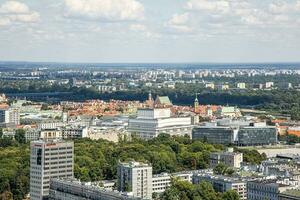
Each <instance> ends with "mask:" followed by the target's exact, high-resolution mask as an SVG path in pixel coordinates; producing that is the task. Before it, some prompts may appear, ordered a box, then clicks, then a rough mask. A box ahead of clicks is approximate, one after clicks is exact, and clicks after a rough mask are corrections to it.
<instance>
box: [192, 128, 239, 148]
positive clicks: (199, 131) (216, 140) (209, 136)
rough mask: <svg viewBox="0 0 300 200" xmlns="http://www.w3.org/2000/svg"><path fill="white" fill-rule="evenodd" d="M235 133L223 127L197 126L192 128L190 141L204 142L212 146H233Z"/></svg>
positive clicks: (235, 137)
mask: <svg viewBox="0 0 300 200" xmlns="http://www.w3.org/2000/svg"><path fill="white" fill-rule="evenodd" d="M237 131H238V130H237V129H234V128H231V127H225V126H198V127H195V128H193V131H192V139H193V140H204V141H207V142H209V143H212V144H224V145H228V144H235V141H236V140H237Z"/></svg>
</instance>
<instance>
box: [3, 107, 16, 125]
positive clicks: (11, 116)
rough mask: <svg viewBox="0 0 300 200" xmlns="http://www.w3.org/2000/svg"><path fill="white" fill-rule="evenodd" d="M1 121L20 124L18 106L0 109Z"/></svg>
mask: <svg viewBox="0 0 300 200" xmlns="http://www.w3.org/2000/svg"><path fill="white" fill-rule="evenodd" d="M0 123H1V124H11V125H13V126H17V125H19V124H20V113H19V110H18V109H17V108H7V109H0Z"/></svg>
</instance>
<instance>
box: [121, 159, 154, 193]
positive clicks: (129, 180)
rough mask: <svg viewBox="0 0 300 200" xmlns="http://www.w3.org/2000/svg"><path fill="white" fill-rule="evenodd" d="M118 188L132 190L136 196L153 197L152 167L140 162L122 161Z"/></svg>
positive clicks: (125, 190)
mask: <svg viewBox="0 0 300 200" xmlns="http://www.w3.org/2000/svg"><path fill="white" fill-rule="evenodd" d="M118 190H119V191H122V192H131V193H132V195H133V196H134V197H139V198H142V199H152V167H151V166H150V165H148V164H144V163H140V162H133V161H131V162H128V163H120V164H119V166H118Z"/></svg>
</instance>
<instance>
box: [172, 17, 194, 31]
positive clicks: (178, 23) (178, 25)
mask: <svg viewBox="0 0 300 200" xmlns="http://www.w3.org/2000/svg"><path fill="white" fill-rule="evenodd" d="M188 22H189V14H188V13H183V14H174V15H173V16H172V18H171V19H170V20H169V21H168V22H167V24H166V26H167V27H170V28H173V29H175V30H177V31H179V32H185V33H188V32H192V31H193V29H192V28H191V27H190V26H189V25H188Z"/></svg>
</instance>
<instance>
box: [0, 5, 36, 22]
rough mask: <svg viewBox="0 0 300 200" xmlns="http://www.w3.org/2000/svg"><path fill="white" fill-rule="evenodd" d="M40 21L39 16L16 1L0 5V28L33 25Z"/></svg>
mask: <svg viewBox="0 0 300 200" xmlns="http://www.w3.org/2000/svg"><path fill="white" fill-rule="evenodd" d="M39 20H40V14H39V13H38V12H36V11H32V10H30V8H29V7H28V6H27V5H26V4H24V3H21V2H18V1H7V2H5V3H3V4H2V5H0V26H7V25H11V24H14V23H34V22H38V21H39Z"/></svg>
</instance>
